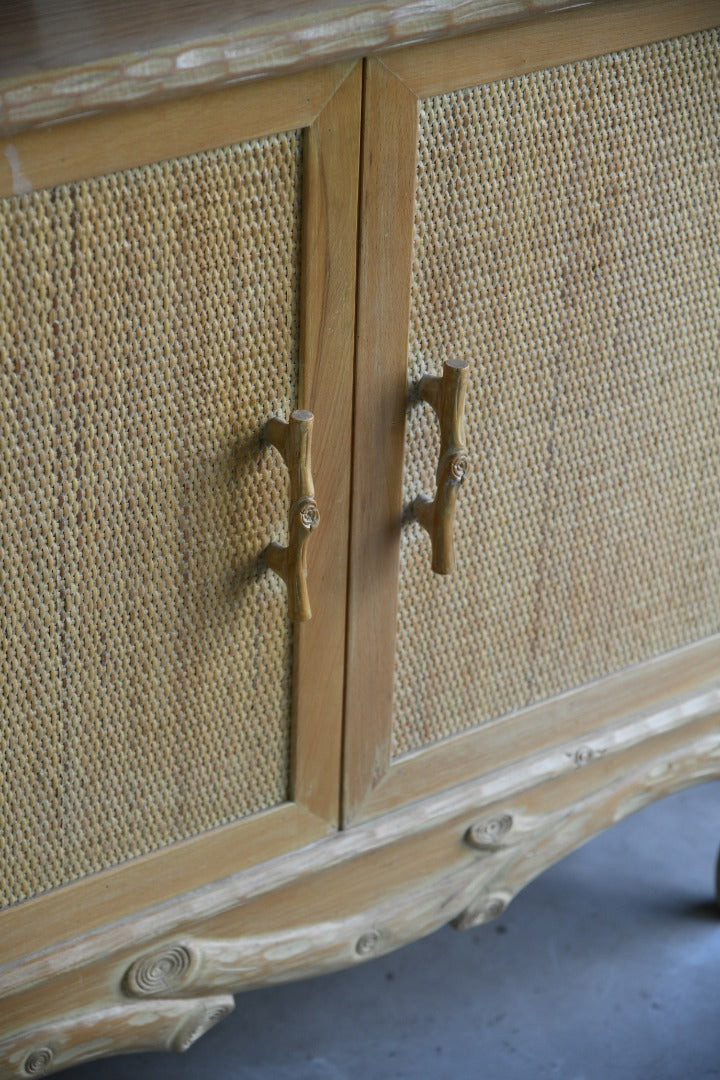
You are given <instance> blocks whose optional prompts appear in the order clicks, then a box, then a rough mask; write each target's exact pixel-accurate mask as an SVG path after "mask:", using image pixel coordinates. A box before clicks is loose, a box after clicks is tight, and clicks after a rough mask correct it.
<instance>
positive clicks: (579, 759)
mask: <svg viewBox="0 0 720 1080" xmlns="http://www.w3.org/2000/svg"><path fill="white" fill-rule="evenodd" d="M594 757H595V751H594V750H593V748H592V747H591V746H581V747H580V749H579V750H576V751H575V764H576V765H577V766H578V768H582V767H583V765H589V764H590V762H591V761H592V760H593V758H594Z"/></svg>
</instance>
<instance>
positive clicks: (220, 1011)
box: [174, 1004, 233, 1054]
mask: <svg viewBox="0 0 720 1080" xmlns="http://www.w3.org/2000/svg"><path fill="white" fill-rule="evenodd" d="M232 1011H233V1005H232V1004H228V1005H215V1006H214V1007H213V1006H211V1007H210V1008H206V1009H203V1010H202V1012H201V1013H200V1015H199V1016H197V1015H196V1016H193V1017H192V1018H191V1020H190V1021H189V1023H187V1024H185V1025H184V1026H183V1027H182V1028H181V1029H180V1034H179V1035H178V1037H177V1039H176V1040H175V1046H174V1049H176V1050H178V1051H179V1052H180V1053H181V1054H182V1053H184V1052H185V1050H189V1049H190V1047H191V1046H192V1045H193V1043H195V1042H197V1040H198V1039H199V1038H200V1037H201V1035H204V1034H205V1033H206V1032H207V1031H209V1030H210V1028H211V1027H214V1026H215V1024H219V1023H220V1021H221V1020H224V1019H225V1017H226V1016H229V1015H230V1013H231V1012H232Z"/></svg>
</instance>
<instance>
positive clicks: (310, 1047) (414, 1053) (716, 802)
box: [63, 783, 720, 1080]
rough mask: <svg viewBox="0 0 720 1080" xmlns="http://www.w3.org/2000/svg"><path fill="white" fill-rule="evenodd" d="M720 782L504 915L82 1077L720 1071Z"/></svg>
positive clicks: (658, 1076)
mask: <svg viewBox="0 0 720 1080" xmlns="http://www.w3.org/2000/svg"><path fill="white" fill-rule="evenodd" d="M718 846H720V784H719V783H713V784H706V785H704V786H701V787H698V788H694V789H692V790H689V791H686V792H682V793H680V794H678V795H674V796H672V797H670V798H668V799H665V800H663V801H662V802H659V803H656V804H655V805H654V806H651V807H648V808H647V809H646V810H643V811H642V812H641V813H639V814H637V815H635V816H634V817H632V818H629V819H627V820H626V821H624V822H622V823H621V824H620V825H617V826H615V828H614V829H612V830H610V831H609V832H607V833H604V834H603V835H602V836H600V837H598V838H596V839H595V840H593V841H591V842H590V843H589V844H587V845H586V846H585V847H584V848H582V849H580V850H579V851H577V852H575V853H574V854H572V855H570V856H569V857H568V858H566V859H565V860H564V861H563V862H561V863H559V864H558V865H557V866H555V867H553V868H552V869H551V870H549V871H547V872H546V873H545V874H544V875H542V876H541V877H540V878H538V880H537V881H535V882H533V883H532V884H531V885H529V886H528V887H527V889H525V891H524V892H523V893H522V894H521V895H520V896H519V897H518V898H517V899H516V900H515V902H514V903H513V904H512V905H511V906H510V908H509V909H508V911H507V913H506V914H505V915H504V916H503V917H502V919H501V920H500V921H499V922H496V923H491V924H489V925H488V926H485V927H483V928H481V929H479V930H475V931H469V932H466V933H458V932H456V931H454V930H450V929H445V930H441V931H439V932H438V933H436V934H433V935H432V936H431V937H429V938H426V939H425V940H424V941H420V942H417V943H416V944H414V945H411V946H409V947H407V948H405V949H403V950H400V951H399V952H397V953H394V954H392V955H390V956H387V957H383V958H380V959H378V960H375V961H372V962H370V963H367V964H364V965H361V966H359V967H356V968H354V969H353V970H352V971H346V972H342V973H339V974H337V975H332V976H325V977H324V978H321V979H315V980H311V981H308V982H305V983H296V984H294V985H289V986H283V987H280V988H275V989H271V990H264V991H259V992H255V993H252V994H247V995H244V996H243V995H241V996H239V997H238V998H237V1007H236V1011H235V1013H234V1015H233V1016H232V1017H231V1018H230V1019H229V1020H227V1021H225V1023H224V1024H222V1025H220V1026H219V1027H217V1028H215V1029H214V1030H213V1031H211V1032H210V1033H209V1034H208V1035H206V1036H205V1038H204V1039H203V1040H201V1041H200V1042H199V1043H196V1044H195V1046H193V1047H192V1049H190V1050H189V1051H188V1052H187V1054H185V1055H184V1056H182V1057H179V1056H172V1055H160V1054H152V1055H139V1056H137V1057H134V1058H131V1057H124V1058H115V1059H113V1060H111V1061H100V1062H95V1063H91V1064H88V1065H85V1066H82V1067H80V1068H76V1069H73V1070H69V1071H68V1072H66V1073H64V1074H63V1075H64V1076H65V1077H67V1080H71V1078H72V1080H120V1078H122V1080H125V1078H127V1077H131V1078H132V1080H150V1078H152V1080H169V1078H173V1080H174V1078H178V1080H186V1078H187V1080H189V1078H191V1077H192V1078H193V1080H210V1078H212V1080H231V1078H232V1080H399V1078H403V1080H404V1078H408V1080H409V1078H413V1080H414V1078H419V1080H465V1078H468V1080H528V1078H533V1080H534V1078H536V1077H553V1078H557V1080H631V1078H632V1080H636V1078H637V1080H706V1078H709V1077H720V913H719V911H718V908H717V906H716V905H715V903H714V901H713V896H714V866H715V858H716V855H717V850H718Z"/></svg>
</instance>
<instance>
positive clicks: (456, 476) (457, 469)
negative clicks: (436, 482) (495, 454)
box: [450, 453, 470, 484]
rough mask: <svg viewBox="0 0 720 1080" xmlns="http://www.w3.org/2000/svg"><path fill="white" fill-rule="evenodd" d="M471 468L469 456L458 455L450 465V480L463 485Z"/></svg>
mask: <svg viewBox="0 0 720 1080" xmlns="http://www.w3.org/2000/svg"><path fill="white" fill-rule="evenodd" d="M469 467H470V462H469V460H468V456H467V454H464V453H458V454H456V455H455V457H454V458H453V460H452V463H451V465H450V478H451V480H452V482H453V483H454V484H461V483H462V482H463V480H464V479H465V474H466V472H467V471H468V468H469Z"/></svg>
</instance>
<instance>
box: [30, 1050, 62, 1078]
mask: <svg viewBox="0 0 720 1080" xmlns="http://www.w3.org/2000/svg"><path fill="white" fill-rule="evenodd" d="M54 1057H55V1054H54V1053H53V1051H52V1050H51V1049H50V1047H49V1046H41V1047H40V1048H39V1049H38V1050H31V1051H30V1053H29V1054H28V1056H27V1057H26V1058H25V1061H24V1062H23V1072H24V1073H25V1075H26V1076H45V1074H46V1073H47V1071H48V1069H49V1068H50V1066H51V1065H52V1062H53V1058H54Z"/></svg>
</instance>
